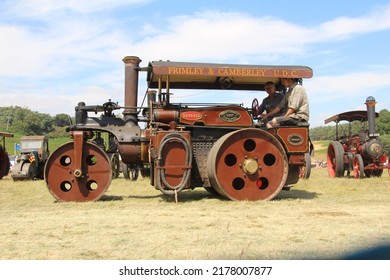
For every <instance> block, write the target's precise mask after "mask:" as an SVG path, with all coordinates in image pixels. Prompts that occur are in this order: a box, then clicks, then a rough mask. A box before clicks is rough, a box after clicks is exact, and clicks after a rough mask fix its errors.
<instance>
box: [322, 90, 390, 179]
mask: <svg viewBox="0 0 390 280" xmlns="http://www.w3.org/2000/svg"><path fill="white" fill-rule="evenodd" d="M365 104H366V106H367V111H348V112H344V113H340V114H337V115H335V116H333V117H330V118H328V119H326V120H325V124H327V123H330V122H332V121H334V122H335V123H336V140H335V141H331V142H330V143H329V146H328V153H327V164H328V174H329V176H330V177H343V176H344V174H346V175H347V176H349V175H350V174H351V171H352V175H353V177H354V178H356V179H362V178H365V177H371V176H375V177H380V176H382V173H383V170H385V169H387V170H388V173H389V175H390V159H387V158H386V153H385V149H384V145H383V143H381V142H380V141H379V134H378V133H376V129H375V118H377V117H378V116H379V114H378V113H377V112H375V104H376V101H375V98H374V97H372V96H369V97H368V98H367V100H366V103H365ZM341 121H347V122H348V132H347V133H344V134H343V135H342V136H341V137H339V128H340V126H339V122H341ZM354 122H355V123H359V124H360V131H359V133H353V132H352V123H354ZM367 123H368V129H366V126H365V125H366V124H367Z"/></svg>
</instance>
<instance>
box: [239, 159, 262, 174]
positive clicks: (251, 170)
mask: <svg viewBox="0 0 390 280" xmlns="http://www.w3.org/2000/svg"><path fill="white" fill-rule="evenodd" d="M242 168H243V170H244V172H245V173H246V174H249V175H253V174H255V173H256V172H257V170H259V164H258V163H257V161H256V160H254V159H253V158H247V159H245V161H244V164H243V166H242Z"/></svg>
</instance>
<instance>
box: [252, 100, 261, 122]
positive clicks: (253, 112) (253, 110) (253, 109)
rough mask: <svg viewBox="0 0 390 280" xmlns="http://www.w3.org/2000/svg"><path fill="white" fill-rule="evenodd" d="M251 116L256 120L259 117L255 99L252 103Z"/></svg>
mask: <svg viewBox="0 0 390 280" xmlns="http://www.w3.org/2000/svg"><path fill="white" fill-rule="evenodd" d="M252 115H253V118H257V117H258V116H259V101H258V100H257V98H255V99H253V101H252Z"/></svg>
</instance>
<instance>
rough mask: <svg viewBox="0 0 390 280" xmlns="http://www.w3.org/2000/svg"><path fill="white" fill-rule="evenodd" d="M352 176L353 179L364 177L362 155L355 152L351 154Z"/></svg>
mask: <svg viewBox="0 0 390 280" xmlns="http://www.w3.org/2000/svg"><path fill="white" fill-rule="evenodd" d="M353 177H354V178H355V179H363V178H364V164H363V159H362V156H361V155H359V154H355V155H354V156H353Z"/></svg>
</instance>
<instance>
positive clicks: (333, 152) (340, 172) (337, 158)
mask: <svg viewBox="0 0 390 280" xmlns="http://www.w3.org/2000/svg"><path fill="white" fill-rule="evenodd" d="M327 164H328V174H329V176H330V177H342V176H344V149H343V145H341V143H340V142H337V141H332V142H330V143H329V146H328V154H327Z"/></svg>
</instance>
